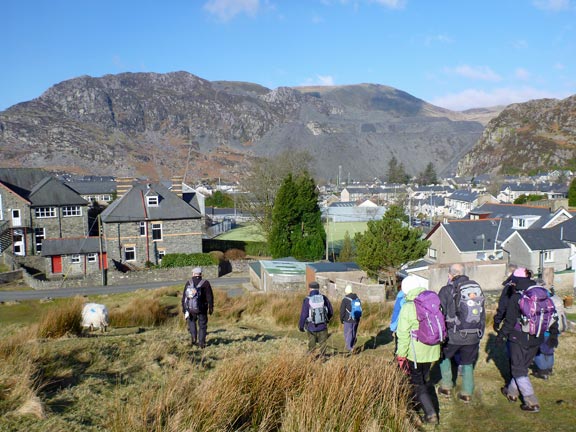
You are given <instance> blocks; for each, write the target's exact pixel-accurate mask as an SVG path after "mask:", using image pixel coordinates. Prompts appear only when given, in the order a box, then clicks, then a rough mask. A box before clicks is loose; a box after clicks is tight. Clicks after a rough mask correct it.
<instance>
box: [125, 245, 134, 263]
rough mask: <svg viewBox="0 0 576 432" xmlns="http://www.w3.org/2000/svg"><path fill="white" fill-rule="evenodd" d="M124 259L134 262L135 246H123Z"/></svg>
mask: <svg viewBox="0 0 576 432" xmlns="http://www.w3.org/2000/svg"><path fill="white" fill-rule="evenodd" d="M124 259H125V260H126V261H136V247H135V246H125V247H124Z"/></svg>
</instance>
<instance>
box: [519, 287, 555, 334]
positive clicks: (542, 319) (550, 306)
mask: <svg viewBox="0 0 576 432" xmlns="http://www.w3.org/2000/svg"><path fill="white" fill-rule="evenodd" d="M518 304H519V306H520V314H521V316H520V322H519V324H520V327H521V328H522V331H523V332H525V333H528V334H531V335H534V336H536V337H538V336H540V335H541V334H543V333H544V332H545V331H546V330H548V329H549V328H550V326H551V325H552V323H553V321H554V318H555V314H556V308H555V307H554V302H553V301H552V299H551V298H550V295H549V293H548V290H547V289H546V288H544V287H541V286H536V285H535V286H531V287H529V288H526V289H525V290H524V292H523V293H522V297H520V300H518Z"/></svg>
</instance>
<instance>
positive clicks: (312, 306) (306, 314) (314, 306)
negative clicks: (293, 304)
mask: <svg viewBox="0 0 576 432" xmlns="http://www.w3.org/2000/svg"><path fill="white" fill-rule="evenodd" d="M308 288H309V293H308V297H305V298H304V300H303V301H302V309H301V311H300V320H299V321H298V330H300V331H301V332H304V331H306V333H307V334H308V352H309V353H310V352H312V351H314V350H315V348H316V345H318V347H319V349H320V353H321V354H324V352H325V350H326V341H327V340H328V323H329V322H330V319H331V318H332V315H333V314H334V311H333V309H332V304H330V300H328V297H326V296H325V295H323V294H320V285H318V282H310V284H308Z"/></svg>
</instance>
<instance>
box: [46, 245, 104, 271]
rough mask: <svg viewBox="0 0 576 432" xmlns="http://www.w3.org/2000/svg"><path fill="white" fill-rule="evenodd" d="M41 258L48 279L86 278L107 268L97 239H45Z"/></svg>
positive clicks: (102, 250)
mask: <svg viewBox="0 0 576 432" xmlns="http://www.w3.org/2000/svg"><path fill="white" fill-rule="evenodd" d="M42 256H43V257H45V258H46V268H45V273H46V277H47V278H48V279H52V278H55V277H58V276H66V277H74V276H86V275H88V274H91V273H96V272H98V271H100V270H102V269H107V268H108V264H107V260H106V250H105V249H104V245H103V243H101V242H100V238H99V237H79V238H66V239H45V240H44V242H43V243H42Z"/></svg>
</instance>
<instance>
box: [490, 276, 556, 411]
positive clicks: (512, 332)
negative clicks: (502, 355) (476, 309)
mask: <svg viewBox="0 0 576 432" xmlns="http://www.w3.org/2000/svg"><path fill="white" fill-rule="evenodd" d="M514 275H515V276H516V275H517V283H516V288H515V293H514V294H513V295H512V297H510V301H509V302H508V307H507V309H506V316H505V318H504V323H503V325H502V328H501V329H500V332H499V333H498V339H499V340H505V339H506V340H507V341H508V343H509V350H510V372H511V375H512V379H511V380H510V382H508V383H507V385H505V386H504V387H502V388H501V392H502V394H503V395H504V396H505V397H506V398H507V399H508V401H509V402H516V401H517V400H518V398H519V397H522V404H521V406H520V408H521V409H522V410H523V411H527V412H533V413H536V412H539V411H540V404H539V402H538V398H537V396H536V394H535V392H534V388H533V387H532V383H531V382H530V378H529V376H528V368H529V367H530V365H531V364H532V361H533V360H534V357H535V356H536V354H537V353H538V349H539V347H540V346H541V345H542V343H543V342H544V334H545V332H546V331H547V330H548V331H549V332H550V337H549V339H548V344H549V346H550V347H553V348H555V347H556V346H557V345H558V319H557V316H556V312H555V308H554V303H553V302H552V300H551V299H550V297H549V296H548V291H547V290H546V288H544V287H541V286H537V285H536V284H535V282H534V281H533V280H531V279H530V278H529V276H528V272H527V271H526V269H524V268H518V269H516V271H515V272H514ZM526 285H528V286H526Z"/></svg>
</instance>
